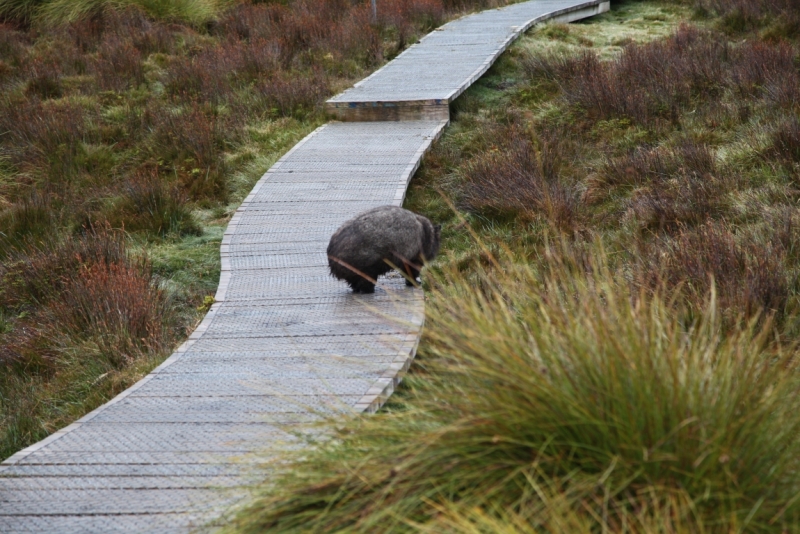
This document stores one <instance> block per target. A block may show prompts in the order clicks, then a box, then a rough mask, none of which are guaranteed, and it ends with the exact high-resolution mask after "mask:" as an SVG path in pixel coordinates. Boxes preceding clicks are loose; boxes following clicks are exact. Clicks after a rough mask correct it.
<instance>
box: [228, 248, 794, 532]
mask: <svg viewBox="0 0 800 534" xmlns="http://www.w3.org/2000/svg"><path fill="white" fill-rule="evenodd" d="M565 257H566V258H567V259H564V258H565ZM489 264H490V265H491V261H490V262H489ZM533 265H539V266H540V267H539V268H537V267H534V266H533ZM607 265H608V261H607V260H606V259H605V258H604V257H603V255H602V254H594V253H592V254H590V255H589V257H588V258H587V257H583V259H580V260H577V259H574V257H572V259H570V255H566V256H563V255H561V254H549V255H547V256H546V257H545V258H542V259H541V261H539V262H535V263H533V264H524V265H522V264H517V263H515V262H513V261H510V260H508V261H503V262H502V263H500V264H497V265H494V266H490V267H489V268H486V269H480V268H479V269H478V272H477V274H475V271H472V273H471V274H469V275H463V274H460V273H459V272H458V271H457V270H456V269H455V268H453V269H450V270H448V269H445V270H444V274H443V275H441V276H440V277H439V279H438V280H437V281H436V282H435V283H434V286H435V287H434V288H433V291H432V292H431V294H430V299H429V302H430V304H429V306H428V307H427V314H428V315H427V321H426V333H425V339H424V341H423V344H422V349H421V353H420V360H421V362H422V369H421V370H418V371H417V372H416V373H412V375H411V377H409V379H408V380H407V382H408V383H410V388H409V389H408V391H407V392H406V394H405V397H404V400H403V401H402V402H401V403H395V404H393V405H392V406H393V407H390V408H389V409H388V410H385V412H384V413H383V414H380V415H378V416H370V417H364V418H356V419H355V420H353V421H352V422H348V423H346V424H344V426H343V428H341V423H340V429H339V430H337V431H336V434H335V436H333V439H330V440H329V441H326V442H324V443H322V444H320V445H318V446H317V447H316V448H313V449H312V450H305V451H304V452H303V456H302V458H301V459H299V460H298V461H297V463H293V464H289V465H288V466H287V467H286V468H285V470H284V471H283V472H282V474H281V475H280V476H278V477H277V478H273V479H272V480H270V481H269V482H268V483H267V485H266V486H265V494H264V495H263V496H262V497H261V498H260V499H259V500H257V501H256V502H255V503H254V504H253V505H252V506H251V507H250V508H248V509H247V510H245V511H243V512H242V513H241V514H240V515H239V517H238V519H237V521H236V523H235V524H236V528H237V529H238V531H240V532H263V531H269V532H405V531H415V532H416V531H422V532H470V533H478V532H601V531H603V532H605V531H609V530H610V531H613V532H722V531H725V532H733V531H741V530H747V531H765V532H771V531H772V532H781V531H782V532H787V531H789V530H791V529H792V528H796V527H797V525H800V499H799V497H800V493H798V492H800V479H799V478H798V467H800V465H798V464H799V463H800V441H798V439H797V433H798V430H799V429H800V395H799V393H800V374H798V361H797V358H796V352H795V350H794V349H793V348H790V347H785V346H780V345H779V344H778V343H776V342H775V341H774V338H773V337H772V333H771V332H772V329H771V327H770V321H769V319H768V318H767V319H766V320H763V321H761V322H757V321H755V320H753V321H749V322H746V323H745V322H741V323H740V324H739V326H736V327H734V328H733V329H732V330H728V331H725V330H723V328H722V327H721V320H720V317H719V314H718V312H717V306H716V302H715V297H714V294H713V292H712V294H711V295H710V296H709V299H708V302H707V304H706V306H705V307H704V308H703V309H702V310H700V311H699V312H697V313H695V314H693V315H692V316H691V317H692V318H689V316H687V314H682V313H676V311H675V306H676V304H675V302H674V301H670V300H669V299H664V298H663V297H662V296H661V295H658V294H655V295H654V294H652V293H643V292H639V291H638V290H633V289H631V284H630V283H629V282H628V281H626V280H625V279H624V277H622V276H619V275H617V274H615V273H612V272H611V271H610V270H609V268H608V267H607Z"/></svg>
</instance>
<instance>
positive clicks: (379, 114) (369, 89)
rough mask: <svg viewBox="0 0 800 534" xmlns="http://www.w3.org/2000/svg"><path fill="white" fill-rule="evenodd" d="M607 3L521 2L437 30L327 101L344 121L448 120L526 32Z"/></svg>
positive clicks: (604, 8)
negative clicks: (452, 106)
mask: <svg viewBox="0 0 800 534" xmlns="http://www.w3.org/2000/svg"><path fill="white" fill-rule="evenodd" d="M609 7H610V2H609V1H608V0H591V1H586V0H584V1H582V2H581V1H574V0H573V1H569V0H567V1H564V0H539V1H530V2H522V3H519V4H513V5H510V6H505V7H502V8H499V9H492V10H488V11H483V12H481V13H477V14H474V15H469V16H466V17H462V18H460V19H457V20H454V21H452V22H450V23H448V24H445V25H444V26H442V27H440V28H437V29H436V30H434V31H432V32H431V33H429V34H428V35H426V36H425V37H423V38H422V39H420V41H419V43H417V44H415V45H413V46H411V47H409V48H408V49H407V50H405V51H404V52H403V53H402V54H400V55H399V56H397V57H396V58H395V59H394V60H393V61H391V62H389V63H388V64H387V65H386V66H384V67H383V68H382V69H380V70H378V71H376V72H375V73H373V74H372V75H371V76H369V77H367V78H364V79H363V80H361V81H360V82H358V83H357V84H355V86H354V87H353V88H352V89H349V90H347V91H345V92H343V93H341V94H339V95H336V96H335V97H333V98H331V99H330V100H328V102H327V103H326V105H327V109H328V110H329V111H330V112H331V113H334V114H335V115H337V116H338V117H339V118H340V119H342V120H349V121H371V120H377V121H380V120H415V119H444V120H446V119H448V118H449V104H450V102H452V101H453V100H455V98H456V97H458V95H460V94H461V93H463V92H464V90H465V89H466V88H467V87H469V86H470V85H472V84H473V83H474V82H475V80H477V79H478V78H480V77H481V76H482V75H483V73H484V72H486V71H487V70H488V68H489V67H490V66H491V65H492V64H493V63H494V62H495V60H496V59H497V57H498V56H499V55H500V54H502V53H503V52H504V51H505V50H506V48H508V46H509V45H510V44H511V43H512V42H513V41H514V40H515V39H516V38H517V37H518V36H519V35H520V34H522V33H524V32H525V31H526V30H528V29H529V28H530V27H531V26H533V25H534V24H537V23H539V22H543V21H559V22H572V21H575V20H579V19H582V18H586V17H591V16H593V15H597V14H599V13H604V12H606V11H608V10H609Z"/></svg>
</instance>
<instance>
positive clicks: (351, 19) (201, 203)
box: [0, 0, 492, 458]
mask: <svg viewBox="0 0 800 534" xmlns="http://www.w3.org/2000/svg"><path fill="white" fill-rule="evenodd" d="M489 5H492V3H491V1H485V2H484V1H482V0H477V1H472V0H465V1H463V2H462V1H459V0H444V1H442V0H387V1H385V2H381V6H380V10H379V12H378V20H377V23H374V24H373V23H372V22H371V20H370V18H371V15H370V12H369V9H368V3H356V2H350V1H349V0H324V1H314V2H309V1H305V0H297V1H288V2H266V3H264V2H248V1H242V2H234V1H215V0H196V1H194V2H161V1H147V2H144V1H141V2H140V1H135V0H130V1H124V2H116V1H115V2H111V1H102V0H99V1H88V0H86V1H74V0H69V1H61V0H49V1H33V0H0V458H5V457H7V456H9V455H11V454H13V453H14V452H15V451H17V450H19V449H20V448H22V447H25V446H27V445H29V444H31V443H34V442H36V441H38V440H40V439H42V438H44V437H45V436H47V435H48V434H49V433H51V432H53V431H54V430H56V429H58V428H60V427H62V426H64V425H65V424H68V423H69V422H71V421H73V420H74V419H76V418H78V417H80V416H81V415H83V414H84V413H86V412H88V411H90V410H91V409H93V408H95V407H97V406H98V405H100V404H101V403H103V402H104V401H106V400H108V399H109V398H111V397H112V396H113V395H115V394H116V393H118V392H120V391H122V390H123V389H125V388H126V387H128V386H130V385H131V384H132V383H133V382H135V381H136V380H138V379H139V378H141V377H142V376H144V375H145V374H146V373H147V372H148V371H149V370H150V369H152V368H153V367H154V366H155V365H157V364H158V363H159V362H160V361H162V360H163V358H164V357H166V356H167V355H168V354H169V353H170V352H171V351H172V349H173V348H174V347H175V346H176V345H177V344H178V343H180V341H181V340H182V339H183V338H184V337H185V336H187V335H188V333H189V332H190V331H191V329H192V328H193V326H194V325H195V324H196V322H197V321H198V320H199V318H200V317H201V315H202V313H203V312H204V311H205V309H207V307H208V306H209V305H210V303H211V302H212V301H213V294H214V291H215V290H216V286H217V282H218V278H219V244H220V240H221V237H222V232H223V230H224V227H225V225H226V224H227V221H228V219H229V217H230V215H231V214H232V213H233V211H234V210H235V209H236V207H237V206H238V204H239V203H240V202H241V200H242V199H243V198H244V197H245V196H246V195H247V193H248V192H249V190H250V189H251V187H252V186H253V184H254V183H255V182H256V180H257V179H258V178H259V177H260V175H261V174H262V173H263V172H264V171H266V169H268V168H269V167H270V165H271V164H272V163H273V162H274V161H275V160H276V159H278V158H279V157H280V156H281V155H282V154H283V153H284V152H285V151H286V150H288V149H289V148H290V147H291V146H293V145H294V144H295V143H296V142H297V141H299V140H300V139H301V138H302V137H303V136H305V135H306V134H307V133H309V132H310V131H312V130H313V129H314V128H315V127H317V126H318V125H319V124H321V123H323V122H325V120H326V117H324V114H323V113H322V109H321V103H322V102H323V101H324V100H325V99H326V98H328V97H329V96H331V95H332V94H334V93H336V92H338V91H339V90H341V89H343V88H344V87H346V86H348V85H349V84H351V83H352V82H353V81H355V80H357V79H360V78H362V77H364V76H366V75H367V74H368V73H369V72H370V71H371V70H372V69H374V68H376V67H378V66H380V65H381V64H382V63H383V62H385V61H386V60H387V59H390V58H391V57H393V56H394V55H396V54H397V53H398V52H399V51H401V50H402V49H403V48H404V47H406V46H407V45H408V44H409V43H411V42H413V41H414V40H415V39H416V38H417V37H418V36H419V35H420V34H422V33H424V32H426V31H428V30H430V29H431V28H433V27H434V26H436V25H439V24H441V23H442V22H444V21H445V20H446V19H447V18H448V17H451V16H455V15H456V14H458V13H460V12H462V11H463V10H467V9H471V8H483V7H487V6H489Z"/></svg>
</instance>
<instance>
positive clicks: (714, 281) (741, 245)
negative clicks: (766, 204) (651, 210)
mask: <svg viewBox="0 0 800 534" xmlns="http://www.w3.org/2000/svg"><path fill="white" fill-rule="evenodd" d="M780 230H781V226H778V227H777V228H776V229H775V232H774V233H773V234H772V235H768V236H766V237H764V236H755V235H747V234H745V235H738V236H737V235H736V234H735V233H734V232H733V231H732V229H731V228H730V226H729V225H727V224H725V223H722V222H708V223H706V224H703V225H700V226H699V227H697V228H695V229H684V230H682V231H681V232H680V233H679V234H678V235H677V236H676V237H675V238H672V239H666V238H665V239H661V240H657V241H656V242H654V243H653V244H652V250H651V251H650V252H649V254H647V255H645V258H646V261H647V262H648V265H647V268H646V270H645V272H644V276H645V277H647V278H649V279H648V280H647V281H646V283H647V284H648V285H649V286H650V287H666V289H667V290H668V291H672V292H674V291H676V290H680V295H681V297H682V298H685V299H686V300H687V302H688V303H689V305H690V306H692V307H693V308H696V309H699V308H701V307H702V304H703V302H704V301H705V300H706V299H707V296H708V294H709V292H710V291H711V289H712V288H715V290H716V297H717V306H718V308H719V310H720V312H721V313H722V314H724V315H725V317H726V320H728V321H729V323H735V322H737V321H741V320H742V318H744V319H745V320H746V319H751V318H753V317H755V316H757V315H758V314H760V313H767V314H770V315H772V316H776V318H780V316H781V315H782V314H783V313H784V312H785V307H786V304H787V302H788V300H789V297H790V288H791V286H792V285H793V281H792V280H791V279H790V274H789V272H788V271H787V268H786V266H785V261H786V255H787V248H786V245H787V243H786V241H791V240H792V239H793V238H792V237H791V234H792V230H791V228H790V229H789V238H788V239H787V238H783V239H782V238H781V234H780V233H779V231H780Z"/></svg>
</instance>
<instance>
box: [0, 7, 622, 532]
mask: <svg viewBox="0 0 800 534" xmlns="http://www.w3.org/2000/svg"><path fill="white" fill-rule="evenodd" d="M599 5H600V4H599V3H598V2H589V3H586V2H575V1H570V0H564V1H553V0H548V1H542V2H536V1H532V2H528V3H525V4H518V5H514V6H510V7H508V8H504V9H501V10H491V11H487V12H484V13H480V14H477V15H473V16H470V17H466V18H464V19H461V20H459V21H457V22H454V23H450V24H448V25H446V26H445V28H446V31H441V32H439V31H436V32H433V34H431V36H429V37H426V38H425V39H423V41H422V42H421V43H420V44H419V45H416V46H415V47H412V49H410V50H409V51H408V52H407V53H405V54H402V55H401V56H399V57H398V58H397V59H396V60H395V61H394V62H392V63H390V64H389V65H387V66H386V67H384V68H383V69H381V70H380V71H378V73H376V74H374V75H373V76H371V77H369V78H367V79H366V80H365V81H364V82H363V83H362V84H360V85H359V86H358V87H356V88H354V89H351V90H350V91H347V92H345V93H343V94H342V95H339V96H338V97H336V98H334V99H333V100H332V101H331V102H332V103H331V106H332V107H335V106H344V107H342V108H341V109H340V111H341V116H342V117H343V118H345V119H348V120H351V119H353V118H358V117H355V116H354V115H352V114H350V112H349V111H347V110H353V109H354V110H356V111H355V112H354V113H355V114H356V115H359V116H360V117H361V118H364V119H370V120H375V119H381V118H387V117H389V118H391V117H395V118H403V119H407V118H411V119H414V120H404V121H389V122H340V123H331V124H328V125H325V126H323V127H321V128H319V129H318V130H316V131H315V132H313V133H312V134H311V135H309V136H308V137H306V138H305V139H304V140H303V141H301V142H300V143H299V144H298V145H296V146H295V147H294V148H293V149H292V150H291V151H290V152H289V153H288V154H287V155H286V156H284V157H283V158H282V159H281V160H280V161H279V162H278V163H276V164H275V165H274V166H273V167H272V168H271V169H270V170H269V171H268V172H267V173H266V174H265V175H264V177H263V178H262V179H261V180H260V181H259V182H258V184H257V185H256V186H255V188H254V189H253V191H252V192H251V194H250V195H249V196H248V197H247V199H246V200H245V201H244V203H243V204H242V206H241V207H240V208H239V210H238V211H237V213H236V215H234V217H233V219H232V220H231V223H230V225H229V227H228V230H227V232H226V234H225V238H224V240H223V244H222V250H221V255H222V270H223V272H222V276H221V280H220V285H219V290H218V292H217V295H216V300H217V303H216V304H215V305H214V306H213V307H212V308H211V310H210V311H209V313H208V315H207V316H206V318H205V319H204V320H203V322H202V323H201V324H200V326H199V327H198V328H197V330H196V331H195V332H194V333H193V334H192V335H191V336H190V338H189V340H188V341H187V342H186V343H184V344H183V345H182V346H181V347H180V348H179V349H178V351H176V352H175V354H173V355H172V356H171V357H170V358H169V359H168V360H167V361H165V362H164V363H163V364H162V365H161V366H159V367H158V368H157V369H156V370H155V371H154V372H153V373H151V374H150V375H148V376H147V377H145V378H144V379H143V380H141V381H140V382H138V383H137V384H136V385H134V386H133V387H131V388H130V389H128V390H127V391H125V392H124V393H122V394H120V395H119V396H117V397H116V398H114V399H113V400H112V401H110V402H109V403H107V404H105V405H104V406H102V407H100V408H98V409H97V410H95V411H93V412H92V413H90V414H88V415H87V416H85V417H83V418H81V419H80V420H79V421H77V422H76V423H74V424H72V425H70V426H68V427H66V428H64V429H62V430H61V431H59V432H56V433H55V434H53V435H52V436H50V437H49V438H47V439H45V440H43V441H41V442H39V443H37V444H35V445H33V446H31V447H29V448H27V449H25V450H23V451H20V452H19V453H17V454H15V455H14V456H12V457H11V458H9V459H8V460H6V461H5V462H3V463H2V464H0V532H3V533H9V532H59V533H65V532H114V531H116V532H146V531H152V532H187V531H190V530H192V529H193V528H202V527H205V526H207V525H209V524H211V523H213V521H214V520H215V519H217V518H220V517H221V516H222V514H224V512H225V511H226V510H227V509H228V508H229V507H230V506H232V505H234V504H236V503H238V502H241V501H242V499H245V498H247V496H248V495H249V489H248V488H249V486H250V485H251V484H254V483H256V482H257V481H259V480H260V479H262V478H263V477H264V471H263V468H262V465H263V464H264V463H265V461H266V460H267V459H268V458H269V457H270V456H271V455H274V454H275V453H276V452H278V451H280V450H281V449H282V448H283V447H292V446H298V444H299V443H302V442H300V441H298V439H297V437H296V435H295V434H294V432H293V431H294V430H295V429H300V428H302V424H303V423H306V422H308V421H312V420H314V419H318V418H319V414H321V413H333V412H341V413H353V412H361V411H374V410H375V409H377V408H378V407H379V406H380V405H381V404H382V403H383V402H384V401H385V399H386V397H388V395H390V394H391V393H392V391H393V390H394V387H395V386H396V384H397V382H398V381H399V380H400V379H401V377H402V375H403V373H404V372H405V370H406V369H407V368H408V365H409V363H410V362H411V359H412V358H413V357H414V353H415V350H416V346H417V342H418V340H419V335H420V332H421V328H422V323H423V319H424V309H423V297H422V292H421V291H420V290H418V289H411V288H407V287H405V284H404V280H403V279H402V278H401V277H400V276H399V275H396V276H389V277H387V278H386V279H381V283H380V284H379V286H378V289H377V290H376V293H375V294H373V295H353V294H352V293H350V291H349V289H348V288H347V286H346V285H345V284H344V283H342V282H337V281H335V280H333V279H332V278H331V277H330V276H329V275H328V272H327V258H326V256H325V248H326V246H327V242H328V239H329V237H330V235H331V234H332V233H333V231H334V230H335V229H336V228H337V227H338V226H339V225H340V224H341V223H342V222H344V221H345V220H347V219H348V218H350V217H352V216H353V215H355V214H357V213H359V212H361V211H363V210H366V209H368V208H371V207H374V206H379V205H384V204H394V205H401V204H402V202H403V198H404V195H405V191H406V186H407V185H408V181H409V180H410V179H411V176H412V175H413V173H414V171H415V170H416V168H417V166H418V165H419V162H420V160H421V159H422V156H423V154H424V153H425V151H426V150H427V149H428V147H429V146H430V145H431V143H432V142H433V140H434V139H435V138H436V137H437V136H438V135H439V134H440V133H441V131H442V129H443V128H444V127H445V126H446V124H447V120H448V117H447V114H446V113H445V111H446V109H447V108H446V103H447V102H449V101H450V100H452V99H453V98H455V96H456V95H457V94H459V93H460V92H461V91H463V90H464V88H466V87H467V86H468V85H469V84H470V83H472V82H473V81H474V80H475V79H476V78H477V76H479V75H480V73H482V72H483V71H485V69H486V68H487V67H488V65H489V64H490V63H491V62H492V61H494V59H495V58H496V57H497V55H498V54H499V53H500V52H501V51H502V49H504V48H505V47H506V46H507V45H508V43H509V42H510V40H511V39H513V38H514V37H515V36H517V35H518V34H519V33H520V32H521V31H522V29H523V28H525V27H526V26H528V25H530V24H531V23H532V22H531V21H532V20H534V19H536V20H540V19H542V17H544V18H547V13H550V14H553V13H554V12H555V13H556V15H558V16H589V15H591V14H594V13H596V12H597V11H598V10H600V9H601V7H598V6H599ZM606 6H607V4H606ZM563 9H567V10H571V11H570V12H574V13H577V14H576V15H566V14H565V12H563V11H561V10H563ZM484 32H488V33H487V35H489V34H490V36H489V37H481V36H482V35H484ZM441 35H446V37H440V36H441ZM459 36H461V37H462V38H463V39H464V41H465V42H467V43H468V44H464V45H463V47H470V48H469V50H470V51H471V52H470V53H469V54H464V53H456V54H455V55H453V56H452V57H451V58H450V59H449V60H447V61H446V63H448V64H453V65H455V64H457V63H460V62H466V63H469V67H468V68H467V67H464V68H455V67H453V68H452V69H449V70H446V71H445V70H442V71H440V76H439V78H438V80H435V79H434V78H435V76H434V75H433V74H430V75H428V74H424V75H423V74H421V73H423V72H424V71H425V69H427V68H429V66H430V62H431V61H432V59H431V57H436V58H441V57H442V56H443V54H446V50H443V49H442V48H441V45H442V44H443V43H448V44H446V47H455V48H456V49H458V46H461V45H458V46H456V45H457V42H458V39H459ZM503 36H505V37H503ZM481 42H483V44H486V45H487V46H485V47H484V46H482V45H481ZM462 52H463V50H462ZM436 61H439V59H437V60H436ZM398 64H402V65H403V67H402V70H405V71H406V72H409V73H417V74H418V75H411V78H412V79H415V80H417V81H419V82H420V84H419V86H415V88H414V89H413V91H412V90H411V89H410V88H408V87H403V85H402V84H399V83H397V80H398V76H400V74H399V72H400V71H398V70H397V69H398V67H396V66H395V65H398ZM476 65H478V66H477V67H476ZM481 69H482V70H481ZM408 77H409V76H408V75H407V76H406V78H408ZM423 81H424V83H423ZM370 99H373V100H370ZM409 102H411V104H409ZM420 102H422V104H420ZM430 102H433V104H429V103H430ZM443 102H444V103H445V104H443ZM442 105H444V106H445V107H444V109H439V110H438V111H436V112H435V113H429V112H430V111H431V110H430V109H427V107H431V109H432V108H433V107H436V106H442ZM393 106H394V108H395V109H398V108H405V110H404V111H403V113H400V114H398V113H395V112H393V111H391V109H392V107H393ZM415 106H416V107H417V108H420V112H419V113H417V112H415V111H414V109H413V108H414V107H415ZM423 107H425V109H422V108H423ZM359 108H363V109H371V108H374V109H378V110H384V111H385V110H387V109H388V110H390V111H389V113H388V114H385V113H384V111H378V112H375V111H374V109H373V111H371V112H368V113H365V112H364V111H363V109H362V110H361V111H359ZM406 112H409V113H406ZM415 113H416V116H415Z"/></svg>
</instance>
